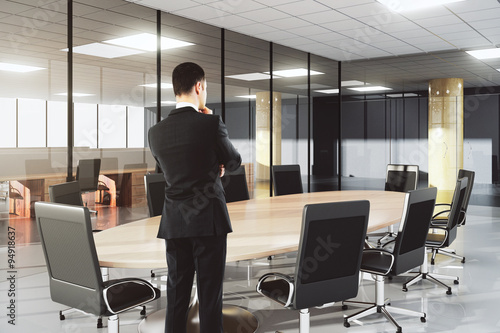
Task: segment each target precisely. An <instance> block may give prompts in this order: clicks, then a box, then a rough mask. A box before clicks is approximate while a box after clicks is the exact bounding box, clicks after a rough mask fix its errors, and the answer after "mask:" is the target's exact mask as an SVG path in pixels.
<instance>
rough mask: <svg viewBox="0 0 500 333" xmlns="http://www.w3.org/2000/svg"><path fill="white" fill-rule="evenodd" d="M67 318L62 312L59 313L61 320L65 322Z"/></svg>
mask: <svg viewBox="0 0 500 333" xmlns="http://www.w3.org/2000/svg"><path fill="white" fill-rule="evenodd" d="M64 319H66V317H65V316H64V315H63V314H62V311H59V320H64Z"/></svg>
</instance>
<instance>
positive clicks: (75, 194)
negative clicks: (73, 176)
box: [49, 181, 97, 215]
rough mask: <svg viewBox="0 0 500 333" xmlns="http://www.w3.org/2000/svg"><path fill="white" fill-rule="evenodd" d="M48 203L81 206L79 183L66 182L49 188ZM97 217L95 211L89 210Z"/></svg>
mask: <svg viewBox="0 0 500 333" xmlns="http://www.w3.org/2000/svg"><path fill="white" fill-rule="evenodd" d="M49 200H50V202H54V203H60V204H67V205H75V206H83V200H82V193H81V190H80V183H79V182H77V181H72V182H66V183H61V184H55V185H50V186H49ZM89 211H90V212H91V213H94V214H96V215H97V211H95V210H89Z"/></svg>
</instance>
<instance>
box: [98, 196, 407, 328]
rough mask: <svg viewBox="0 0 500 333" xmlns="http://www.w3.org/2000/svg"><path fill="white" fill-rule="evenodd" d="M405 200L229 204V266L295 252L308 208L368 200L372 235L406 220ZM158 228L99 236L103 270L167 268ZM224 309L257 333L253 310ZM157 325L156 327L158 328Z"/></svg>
mask: <svg viewBox="0 0 500 333" xmlns="http://www.w3.org/2000/svg"><path fill="white" fill-rule="evenodd" d="M404 198H405V194H404V193H401V192H391V191H366V190H360V191H328V192H313V193H301V194H292V195H285V196H277V197H268V198H257V199H251V200H245V201H238V202H232V203H229V204H227V207H228V211H229V216H230V218H231V224H232V227H233V232H232V233H230V234H229V235H228V239H227V259H226V261H227V262H235V261H241V260H250V259H257V258H265V257H268V256H271V255H277V254H283V253H288V252H293V251H296V250H297V249H298V245H299V238H300V232H301V226H302V213H303V209H304V206H305V205H308V204H316V203H325V202H339V201H351V200H369V201H370V215H369V219H368V232H372V231H375V230H378V229H381V228H384V227H387V226H390V225H392V224H395V223H398V222H399V221H400V220H401V215H402V212H403V205H404ZM159 223H160V216H156V217H151V218H146V219H142V220H139V221H136V222H131V223H127V224H124V225H120V226H117V227H114V228H111V229H108V230H104V231H101V232H99V233H96V234H95V235H94V240H95V244H96V249H97V254H98V257H99V264H100V265H101V267H106V268H148V269H153V268H165V267H166V257H165V241H164V240H163V239H158V238H156V234H157V231H158V226H159ZM225 310H227V311H226V312H228V313H229V312H231V311H232V312H233V315H234V316H235V317H238V318H240V319H239V324H240V325H241V317H242V316H243V317H245V318H247V320H249V321H250V322H247V323H246V325H247V326H248V327H249V329H248V330H247V331H248V332H251V331H252V330H251V329H254V328H255V329H256V327H254V326H255V325H258V323H257V324H256V323H255V322H254V321H256V319H255V318H254V317H253V316H251V315H250V316H249V313H248V311H246V310H244V309H241V310H237V311H236V312H234V308H231V309H230V308H227V309H226V308H225ZM164 317H165V311H158V312H157V313H155V314H152V315H151V316H149V317H148V318H147V319H146V320H145V321H143V322H141V325H140V331H141V332H153V331H157V329H159V327H160V326H158V325H159V323H158V321H162V320H164ZM252 317H253V319H252ZM225 320H226V319H225ZM148 322H149V324H148ZM153 322H157V323H156V326H157V327H156V326H155V324H152V323H153ZM224 324H225V325H226V321H225V322H224ZM141 326H142V327H141ZM153 327H154V328H153ZM161 327H163V326H161ZM243 332H245V331H243Z"/></svg>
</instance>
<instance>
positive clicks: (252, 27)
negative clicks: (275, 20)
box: [231, 23, 276, 36]
mask: <svg viewBox="0 0 500 333" xmlns="http://www.w3.org/2000/svg"><path fill="white" fill-rule="evenodd" d="M231 30H233V31H236V32H239V33H243V34H246V35H249V36H251V35H257V34H262V33H267V32H271V31H275V30H276V28H274V27H270V26H268V25H267V24H262V23H252V24H248V25H245V26H240V27H235V28H233V29H231ZM250 32H251V33H250Z"/></svg>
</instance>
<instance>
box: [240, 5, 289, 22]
mask: <svg viewBox="0 0 500 333" xmlns="http://www.w3.org/2000/svg"><path fill="white" fill-rule="evenodd" d="M240 16H241V17H244V18H247V19H249V20H253V21H254V22H262V23H266V22H267V21H271V20H278V19H283V18H287V17H289V16H290V15H288V14H286V13H283V12H280V11H279V10H276V9H273V8H270V7H267V8H263V9H257V10H252V11H248V12H245V13H241V14H240Z"/></svg>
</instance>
